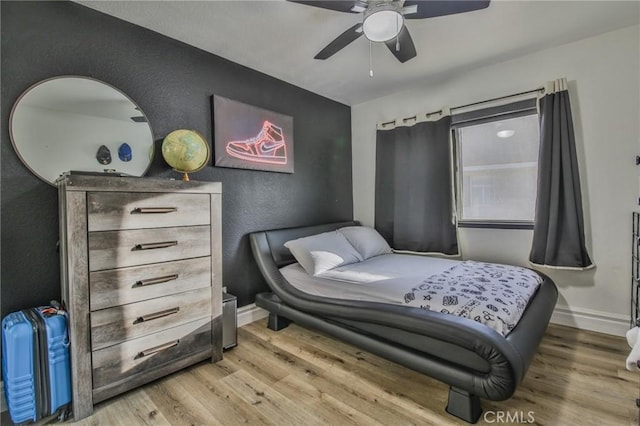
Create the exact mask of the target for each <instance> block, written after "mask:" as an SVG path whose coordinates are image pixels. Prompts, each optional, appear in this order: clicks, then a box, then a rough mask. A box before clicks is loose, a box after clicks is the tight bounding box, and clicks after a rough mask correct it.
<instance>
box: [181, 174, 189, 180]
mask: <svg viewBox="0 0 640 426" xmlns="http://www.w3.org/2000/svg"><path fill="white" fill-rule="evenodd" d="M182 180H183V181H185V182H189V175H188V174H187V173H184V174H183V175H182Z"/></svg>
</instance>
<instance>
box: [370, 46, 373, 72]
mask: <svg viewBox="0 0 640 426" xmlns="http://www.w3.org/2000/svg"><path fill="white" fill-rule="evenodd" d="M371 45H372V42H371V40H369V77H371V78H373V52H372V50H371Z"/></svg>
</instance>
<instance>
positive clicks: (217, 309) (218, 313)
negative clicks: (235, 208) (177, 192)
mask: <svg viewBox="0 0 640 426" xmlns="http://www.w3.org/2000/svg"><path fill="white" fill-rule="evenodd" d="M221 190H222V188H221V187H220V191H221ZM220 191H219V192H220ZM210 202H211V206H210V209H209V211H210V212H211V236H210V238H211V274H212V275H211V342H212V344H213V352H212V354H211V362H217V361H219V360H221V359H222V282H223V279H222V278H223V277H222V195H220V194H211V195H210Z"/></svg>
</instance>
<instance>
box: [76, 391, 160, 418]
mask: <svg viewBox="0 0 640 426" xmlns="http://www.w3.org/2000/svg"><path fill="white" fill-rule="evenodd" d="M107 424H108V425H122V426H130V425H132V424H136V425H149V426H151V425H154V426H165V425H170V424H171V423H170V422H169V421H168V420H167V418H166V417H165V416H164V415H163V414H162V413H161V412H160V411H159V409H158V406H157V405H156V404H155V403H154V402H153V400H152V399H151V398H150V397H149V395H147V393H146V392H145V391H144V390H140V389H139V390H135V391H133V392H130V393H128V394H127V398H120V399H112V400H111V401H107V402H104V403H102V404H99V405H97V406H96V407H95V411H94V414H93V415H92V416H91V417H89V418H85V419H83V420H81V421H79V422H77V423H75V425H77V426H99V425H107Z"/></svg>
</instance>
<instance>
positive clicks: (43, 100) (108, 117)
mask: <svg viewBox="0 0 640 426" xmlns="http://www.w3.org/2000/svg"><path fill="white" fill-rule="evenodd" d="M9 134H10V136H11V143H12V144H13V148H14V149H15V151H16V153H17V154H18V157H20V160H22V162H23V163H24V164H25V165H26V166H27V168H28V169H29V170H31V172H33V173H34V174H35V175H36V176H38V177H39V178H40V179H42V180H44V181H45V182H48V183H50V184H54V182H55V180H56V179H57V178H58V177H59V176H60V175H61V174H62V173H64V172H66V171H71V170H73V171H83V172H103V173H109V172H110V173H122V174H127V175H131V176H142V175H144V174H145V172H146V171H147V169H148V168H149V166H150V165H151V160H152V159H153V151H154V144H153V132H152V131H151V126H150V125H149V122H148V121H147V117H146V116H145V115H144V113H143V112H142V110H140V108H139V107H138V106H137V105H136V104H135V103H134V102H133V101H132V100H131V99H130V98H129V97H128V96H127V95H125V94H124V93H122V92H121V91H119V90H118V89H116V88H115V87H113V86H110V85H108V84H106V83H104V82H101V81H99V80H95V79H93V78H89V77H79V76H62V77H54V78H50V79H47V80H44V81H41V82H39V83H36V84H34V85H33V86H31V87H30V88H28V89H27V90H26V91H25V92H24V93H23V94H22V95H20V97H19V98H18V100H17V101H16V103H15V105H14V106H13V109H12V111H11V116H10V118H9Z"/></svg>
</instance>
